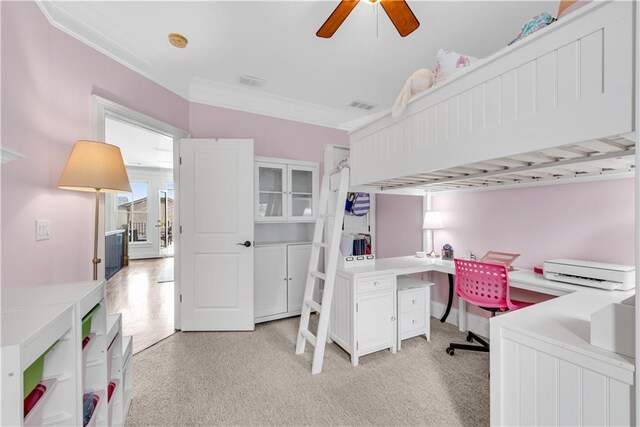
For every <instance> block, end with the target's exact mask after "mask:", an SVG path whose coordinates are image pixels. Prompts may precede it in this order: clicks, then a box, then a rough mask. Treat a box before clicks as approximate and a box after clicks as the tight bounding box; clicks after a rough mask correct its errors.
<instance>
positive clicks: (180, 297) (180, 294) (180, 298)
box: [180, 294, 182, 302]
mask: <svg viewBox="0 0 640 427" xmlns="http://www.w3.org/2000/svg"><path fill="white" fill-rule="evenodd" d="M180 302H182V294H180Z"/></svg>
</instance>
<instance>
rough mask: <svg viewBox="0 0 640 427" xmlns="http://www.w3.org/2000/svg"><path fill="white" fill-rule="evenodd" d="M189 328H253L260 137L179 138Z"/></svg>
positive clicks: (184, 320)
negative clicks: (256, 145)
mask: <svg viewBox="0 0 640 427" xmlns="http://www.w3.org/2000/svg"><path fill="white" fill-rule="evenodd" d="M180 158H181V165H180V180H179V186H180V187H179V194H180V206H179V209H180V225H179V226H180V227H182V233H181V235H180V245H181V247H180V286H181V292H182V330H184V331H230V330H253V328H254V322H253V140H240V139H238V140H231V139H183V140H181V141H180Z"/></svg>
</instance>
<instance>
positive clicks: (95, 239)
mask: <svg viewBox="0 0 640 427" xmlns="http://www.w3.org/2000/svg"><path fill="white" fill-rule="evenodd" d="M95 190H96V212H95V225H94V230H93V260H92V261H91V262H93V280H98V264H100V262H101V261H102V260H101V259H100V258H98V214H99V212H100V189H99V188H96V189H95Z"/></svg>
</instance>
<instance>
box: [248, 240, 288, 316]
mask: <svg viewBox="0 0 640 427" xmlns="http://www.w3.org/2000/svg"><path fill="white" fill-rule="evenodd" d="M255 266H256V268H255V276H256V280H255V289H254V300H255V301H254V307H255V317H256V319H257V318H260V317H265V316H273V315H275V314H280V313H285V312H286V311H287V250H286V247H285V246H284V245H278V246H265V247H261V248H256V249H255Z"/></svg>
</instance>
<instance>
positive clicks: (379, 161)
mask: <svg viewBox="0 0 640 427" xmlns="http://www.w3.org/2000/svg"><path fill="white" fill-rule="evenodd" d="M633 38H634V4H633V2H613V1H609V2H594V3H592V4H590V5H588V6H585V7H583V8H581V9H579V10H578V11H576V12H574V13H573V14H571V15H569V16H566V17H564V18H562V19H561V20H559V21H557V22H555V23H553V24H552V25H550V26H549V27H547V28H545V29H543V30H540V31H538V32H537V33H535V34H533V35H531V36H529V37H527V38H525V39H523V40H520V41H519V42H517V43H515V44H514V45H512V46H509V47H507V48H505V49H503V50H501V51H499V52H497V53H496V54H494V55H492V56H490V57H488V58H485V59H484V60H482V61H479V62H478V63H476V64H474V65H473V66H472V67H469V68H468V69H465V70H464V71H461V72H459V73H458V74H457V75H456V76H454V77H453V78H451V79H450V80H449V81H447V82H446V83H444V84H442V85H440V86H437V87H434V88H432V89H430V90H428V91H427V92H425V93H423V94H421V95H419V96H417V97H416V98H414V99H413V100H412V101H411V102H410V104H409V105H408V106H407V109H406V111H405V114H404V115H403V116H402V117H401V118H400V119H398V120H394V119H393V118H392V117H391V114H390V113H388V114H386V115H384V116H382V117H380V118H377V119H376V120H374V121H372V122H370V123H368V124H366V125H364V126H362V127H360V128H358V129H356V130H354V131H353V132H352V133H351V138H350V139H351V183H352V185H356V186H357V185H371V186H374V187H377V188H379V189H380V190H382V191H387V190H397V189H400V188H407V187H418V188H427V189H433V190H459V189H467V188H478V187H489V186H494V185H505V184H506V185H509V184H517V183H526V182H535V181H542V180H557V179H561V178H567V177H572V178H573V177H584V176H593V175H597V176H604V175H610V174H619V173H627V174H628V173H632V172H633V171H634V169H635V161H634V154H635V142H634V139H635V135H634V133H633V132H634V130H635V126H634V118H633V114H634V108H633V104H634V85H633V71H634V58H635V53H634V48H635V46H634V44H633Z"/></svg>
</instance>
